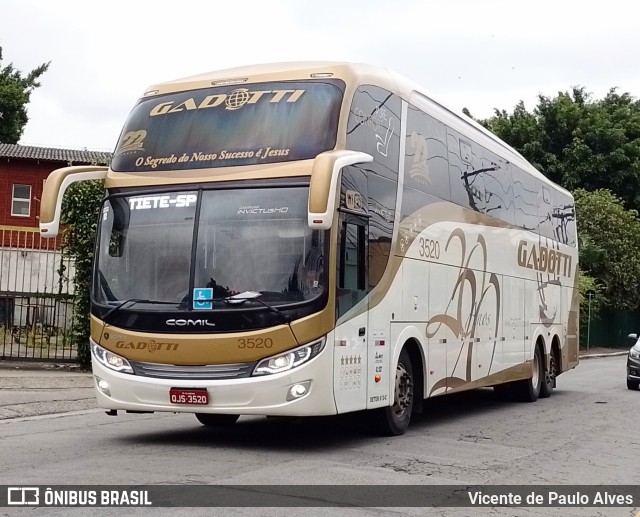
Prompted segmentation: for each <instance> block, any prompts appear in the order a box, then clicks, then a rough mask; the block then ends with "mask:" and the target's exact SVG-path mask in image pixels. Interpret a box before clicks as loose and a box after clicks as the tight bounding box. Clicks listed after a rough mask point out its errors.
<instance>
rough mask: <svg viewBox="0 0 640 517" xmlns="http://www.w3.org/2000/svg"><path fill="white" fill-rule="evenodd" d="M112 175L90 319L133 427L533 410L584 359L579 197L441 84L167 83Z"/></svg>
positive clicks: (218, 78)
mask: <svg viewBox="0 0 640 517" xmlns="http://www.w3.org/2000/svg"><path fill="white" fill-rule="evenodd" d="M87 179H104V188H105V197H104V201H103V203H102V206H101V208H100V211H99V224H98V236H97V244H96V253H95V266H94V280H93V288H92V308H91V343H90V345H91V351H92V366H93V374H94V376H95V385H96V393H97V399H98V404H99V406H100V407H102V408H105V409H106V410H108V411H107V412H108V413H109V414H116V413H117V411H119V410H125V411H130V412H153V411H170V412H189V413H195V414H196V416H197V418H198V420H199V421H200V422H202V423H203V424H205V425H222V424H229V423H233V422H235V421H236V420H237V418H238V416H239V415H281V416H287V415H289V416H305V415H332V414H337V413H346V412H353V411H361V410H369V411H371V414H372V416H375V419H374V420H375V421H376V422H377V423H378V425H379V426H380V429H381V430H382V431H383V432H385V433H387V434H401V433H403V432H404V431H405V430H406V429H407V426H408V425H409V421H410V418H411V414H412V413H413V412H420V411H421V409H422V403H423V400H424V399H426V398H428V397H433V396H438V395H444V394H448V393H453V392H459V391H462V390H468V389H474V388H479V387H488V386H494V387H495V389H496V390H497V391H501V392H505V393H506V392H508V393H510V394H514V395H515V396H517V397H518V398H520V399H523V400H526V401H535V400H536V399H537V398H538V397H547V396H549V395H550V394H551V391H552V389H553V388H554V386H555V383H556V377H557V376H558V375H559V374H561V373H562V372H565V371H567V370H568V369H570V368H573V367H575V366H576V365H577V364H578V329H577V326H578V325H577V324H578V291H577V272H578V253H577V239H576V224H575V213H574V204H573V199H572V197H571V195H570V194H569V193H568V192H567V191H565V190H563V189H562V188H560V187H558V186H557V185H555V184H553V183H552V182H550V181H549V180H548V179H546V178H545V177H544V176H543V175H542V174H541V173H539V172H538V171H537V170H536V169H535V168H534V167H533V166H532V165H530V164H529V163H528V162H527V161H526V160H525V159H524V158H523V157H522V156H521V155H520V154H519V153H518V152H516V151H515V150H514V149H512V148H511V147H509V146H508V145H506V144H505V143H504V142H502V141H501V140H499V139H498V138H496V137H495V136H494V135H493V134H491V133H490V132H488V131H487V130H485V129H484V128H482V127H481V126H480V125H478V124H476V123H475V122H474V121H473V120H471V119H469V118H468V117H466V116H464V115H460V114H457V113H455V112H454V111H452V110H450V109H448V108H447V107H445V106H444V105H442V104H440V103H439V102H437V101H435V100H434V99H433V97H431V96H430V95H428V94H427V93H425V92H424V90H422V89H421V88H420V87H419V86H417V85H415V84H413V83H411V82H409V81H407V80H406V79H404V78H402V77H400V76H398V75H395V74H393V73H391V72H389V71H387V70H384V69H378V68H374V67H370V66H365V65H352V64H345V63H289V64H274V65H260V66H249V67H244V68H236V69H231V70H223V71H219V72H212V73H206V74H203V75H198V76H195V77H189V78H186V79H181V80H176V81H171V82H167V83H162V84H158V85H155V86H153V87H151V88H149V90H148V91H146V92H145V93H144V95H143V96H142V97H141V99H140V100H139V101H138V103H137V104H136V105H135V107H134V108H133V110H132V112H131V114H130V116H129V118H128V119H127V121H126V123H125V126H124V129H123V130H122V134H121V136H120V139H119V141H118V143H117V146H116V148H115V151H114V155H113V161H112V162H111V165H110V166H109V167H108V168H101V167H69V168H64V169H60V170H57V171H54V172H53V173H52V174H51V176H50V178H49V180H48V181H47V183H46V188H45V193H44V195H43V200H42V209H41V232H42V234H43V235H45V236H46V235H48V236H53V235H56V234H57V232H58V226H59V218H60V206H61V199H62V196H63V194H64V191H65V190H66V188H67V187H68V186H69V185H70V184H72V183H74V182H76V181H83V180H87Z"/></svg>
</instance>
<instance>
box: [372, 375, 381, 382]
mask: <svg viewBox="0 0 640 517" xmlns="http://www.w3.org/2000/svg"><path fill="white" fill-rule="evenodd" d="M374 380H375V381H376V382H380V380H382V377H380V376H379V375H376V376H375V377H374Z"/></svg>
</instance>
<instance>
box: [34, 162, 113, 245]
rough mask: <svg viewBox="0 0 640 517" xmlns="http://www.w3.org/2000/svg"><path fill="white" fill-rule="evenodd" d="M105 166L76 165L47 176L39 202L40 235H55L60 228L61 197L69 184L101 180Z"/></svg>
mask: <svg viewBox="0 0 640 517" xmlns="http://www.w3.org/2000/svg"><path fill="white" fill-rule="evenodd" d="M107 170H108V168H107V167H103V166H97V165H77V166H74V167H63V168H62V169H56V170H55V171H53V172H52V173H51V174H49V176H48V177H47V181H46V182H45V184H44V189H43V191H42V201H41V203H40V235H42V237H55V236H56V235H58V231H59V230H60V213H61V212H62V198H63V197H64V193H65V192H66V190H67V189H68V188H69V186H70V185H72V184H73V183H76V182H78V181H87V180H103V179H104V178H106V176H107Z"/></svg>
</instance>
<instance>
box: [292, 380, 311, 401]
mask: <svg viewBox="0 0 640 517" xmlns="http://www.w3.org/2000/svg"><path fill="white" fill-rule="evenodd" d="M310 386H311V381H304V382H298V383H296V384H294V385H293V386H291V387H290V388H289V392H288V393H287V401H291V400H296V399H299V398H302V397H304V396H305V395H306V394H307V393H308V392H309V387H310Z"/></svg>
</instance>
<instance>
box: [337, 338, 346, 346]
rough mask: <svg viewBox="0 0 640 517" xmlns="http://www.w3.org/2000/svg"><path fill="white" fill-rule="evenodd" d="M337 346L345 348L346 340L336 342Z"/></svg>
mask: <svg viewBox="0 0 640 517" xmlns="http://www.w3.org/2000/svg"><path fill="white" fill-rule="evenodd" d="M338 345H340V346H347V340H346V339H341V340H340V341H338Z"/></svg>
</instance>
